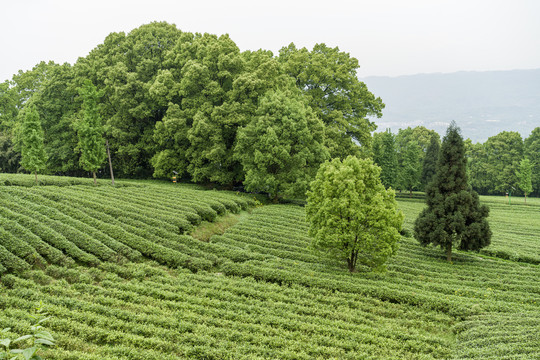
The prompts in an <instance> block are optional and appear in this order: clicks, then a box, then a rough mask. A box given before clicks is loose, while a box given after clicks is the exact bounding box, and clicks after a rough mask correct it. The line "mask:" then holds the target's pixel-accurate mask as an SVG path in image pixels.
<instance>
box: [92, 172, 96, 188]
mask: <svg viewBox="0 0 540 360" xmlns="http://www.w3.org/2000/svg"><path fill="white" fill-rule="evenodd" d="M92 174H93V175H94V186H96V185H97V180H96V172H95V171H92Z"/></svg>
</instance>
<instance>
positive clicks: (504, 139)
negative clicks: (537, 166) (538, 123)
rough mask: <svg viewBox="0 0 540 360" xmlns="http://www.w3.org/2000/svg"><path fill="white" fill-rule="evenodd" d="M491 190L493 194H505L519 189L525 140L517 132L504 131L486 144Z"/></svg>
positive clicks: (489, 139)
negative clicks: (520, 163)
mask: <svg viewBox="0 0 540 360" xmlns="http://www.w3.org/2000/svg"><path fill="white" fill-rule="evenodd" d="M484 147H485V153H486V157H487V158H486V159H485V160H484V161H485V162H486V163H487V174H488V178H489V179H490V185H489V188H490V189H491V191H492V193H500V194H504V193H506V192H508V191H509V190H512V187H514V188H518V186H519V185H518V178H517V175H516V173H517V170H518V169H519V162H520V161H521V159H522V158H523V139H522V138H521V135H520V134H519V133H517V132H515V131H503V132H501V133H499V134H497V135H495V136H492V137H490V138H488V139H487V141H486V142H485V144H484Z"/></svg>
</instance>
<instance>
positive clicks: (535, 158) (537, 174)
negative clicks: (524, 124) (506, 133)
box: [524, 127, 540, 195]
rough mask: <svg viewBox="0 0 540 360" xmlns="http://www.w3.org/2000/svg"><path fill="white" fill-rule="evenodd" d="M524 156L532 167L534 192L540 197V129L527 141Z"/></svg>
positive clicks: (536, 129)
mask: <svg viewBox="0 0 540 360" xmlns="http://www.w3.org/2000/svg"><path fill="white" fill-rule="evenodd" d="M524 154H525V156H526V157H527V158H528V159H529V160H530V161H531V165H532V175H531V182H532V187H533V190H532V191H533V192H536V194H537V195H540V127H537V128H535V129H534V130H533V131H532V132H531V134H530V135H529V137H527V138H526V139H525V141H524Z"/></svg>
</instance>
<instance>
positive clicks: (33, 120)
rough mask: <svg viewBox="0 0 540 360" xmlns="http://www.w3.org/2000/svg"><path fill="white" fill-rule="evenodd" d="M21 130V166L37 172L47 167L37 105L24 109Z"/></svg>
mask: <svg viewBox="0 0 540 360" xmlns="http://www.w3.org/2000/svg"><path fill="white" fill-rule="evenodd" d="M23 116H24V118H23V122H22V126H21V132H20V135H19V136H20V139H19V141H20V146H21V166H22V167H23V168H25V169H26V170H28V171H31V172H34V173H35V174H36V183H37V173H38V171H41V170H43V169H45V166H46V161H47V158H46V154H45V149H44V147H43V129H42V128H41V122H40V121H39V114H38V112H37V109H36V107H35V105H33V104H30V105H28V106H27V107H26V108H25V110H24V115H23Z"/></svg>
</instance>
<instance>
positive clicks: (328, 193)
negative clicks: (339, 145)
mask: <svg viewBox="0 0 540 360" xmlns="http://www.w3.org/2000/svg"><path fill="white" fill-rule="evenodd" d="M379 174H380V168H379V167H377V166H376V165H373V163H372V161H371V160H369V159H366V160H359V159H357V158H355V157H352V156H349V157H347V158H346V159H345V160H343V162H341V161H340V160H339V159H333V160H332V161H331V162H325V163H324V164H323V165H321V167H320V169H319V171H318V172H317V176H316V178H315V180H314V181H313V182H312V183H311V190H310V191H309V192H308V199H307V201H308V202H307V205H306V216H307V219H308V221H309V223H310V228H309V235H310V236H312V237H313V240H312V246H313V247H314V248H315V249H320V250H324V251H327V252H328V253H330V254H331V255H332V256H335V257H337V258H339V259H341V260H346V261H347V266H348V268H349V271H351V272H352V271H354V270H355V268H356V265H357V263H359V264H362V265H365V266H368V267H370V268H372V269H377V268H383V265H384V263H385V262H386V261H387V260H388V258H390V257H391V256H392V255H395V253H396V251H397V242H398V240H399V238H400V235H399V231H400V230H401V225H402V222H403V214H402V213H401V212H399V211H397V209H396V202H395V199H394V192H393V190H391V189H390V190H386V189H385V188H384V186H383V185H382V184H381V181H380V179H379Z"/></svg>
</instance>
